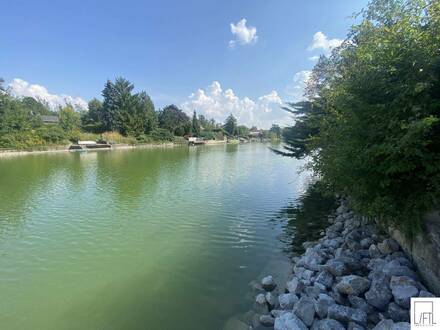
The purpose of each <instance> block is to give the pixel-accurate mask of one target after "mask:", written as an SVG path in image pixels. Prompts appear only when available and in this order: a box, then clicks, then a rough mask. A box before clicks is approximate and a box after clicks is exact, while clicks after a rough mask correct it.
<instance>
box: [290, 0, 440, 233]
mask: <svg viewBox="0 0 440 330" xmlns="http://www.w3.org/2000/svg"><path fill="white" fill-rule="evenodd" d="M438 31H440V2H438V1H432V0H373V1H371V3H370V4H369V6H368V7H367V8H366V9H365V10H364V11H363V12H362V13H361V21H360V23H359V24H357V25H355V26H353V27H352V29H351V31H350V33H349V35H348V36H347V39H346V41H345V42H344V43H343V44H342V45H341V46H340V47H339V48H337V49H335V50H333V53H332V55H331V56H330V57H328V58H326V57H321V58H320V60H319V61H318V63H317V65H316V66H315V68H314V70H313V73H312V76H311V80H310V82H309V84H308V86H307V97H308V103H304V104H302V105H300V106H298V105H292V107H293V108H294V109H291V110H292V111H294V112H296V114H298V118H297V121H296V124H295V125H294V126H293V127H292V128H291V129H290V130H288V131H286V132H287V133H289V139H290V140H287V142H288V148H290V149H288V151H289V152H288V153H289V154H290V155H292V156H295V157H304V156H305V155H308V156H310V159H311V163H310V165H311V167H312V168H313V169H314V171H315V172H316V174H317V175H318V176H319V177H321V178H322V180H323V182H324V183H325V186H327V187H329V188H330V189H331V190H332V191H335V192H337V193H339V194H342V195H348V196H350V199H351V201H352V206H354V207H355V208H356V209H358V210H359V211H361V212H363V213H365V214H367V215H371V216H375V217H378V218H379V219H383V220H387V221H393V222H394V223H395V224H397V225H398V226H400V228H401V229H403V230H404V231H405V232H406V233H407V234H409V235H412V234H414V233H415V232H417V230H420V228H421V227H422V221H421V219H422V215H423V214H424V212H427V211H428V210H430V209H432V208H434V207H435V206H436V205H437V203H438V201H439V200H440V114H439V109H440V65H439V60H438V58H439V57H438V49H440V33H438ZM283 135H284V134H283ZM285 138H286V136H285Z"/></svg>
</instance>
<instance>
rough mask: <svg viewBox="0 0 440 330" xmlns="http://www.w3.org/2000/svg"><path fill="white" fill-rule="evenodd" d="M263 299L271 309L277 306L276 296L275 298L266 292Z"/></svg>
mask: <svg viewBox="0 0 440 330" xmlns="http://www.w3.org/2000/svg"><path fill="white" fill-rule="evenodd" d="M265 298H266V301H267V303H268V304H269V306H270V307H271V308H274V307H275V306H276V305H277V302H278V299H277V296H275V295H274V294H273V293H272V292H266V296H265Z"/></svg>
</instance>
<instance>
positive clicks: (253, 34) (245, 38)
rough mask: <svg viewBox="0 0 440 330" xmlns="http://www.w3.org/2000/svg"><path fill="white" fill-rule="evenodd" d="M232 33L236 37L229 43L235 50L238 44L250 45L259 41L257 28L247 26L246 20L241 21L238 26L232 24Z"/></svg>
mask: <svg viewBox="0 0 440 330" xmlns="http://www.w3.org/2000/svg"><path fill="white" fill-rule="evenodd" d="M231 33H232V35H233V37H234V39H232V40H231V41H229V47H231V48H234V47H235V46H236V45H237V44H239V45H248V44H253V43H256V42H257V40H258V36H257V28H256V27H255V26H246V19H245V18H243V19H241V20H240V21H239V22H238V23H237V24H234V23H231Z"/></svg>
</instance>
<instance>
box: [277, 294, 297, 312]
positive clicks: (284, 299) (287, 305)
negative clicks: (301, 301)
mask: <svg viewBox="0 0 440 330" xmlns="http://www.w3.org/2000/svg"><path fill="white" fill-rule="evenodd" d="M297 301H298V297H297V295H296V294H294V293H283V294H280V295H279V296H278V302H279V303H280V308H281V309H292V308H293V305H295V303H296V302H297Z"/></svg>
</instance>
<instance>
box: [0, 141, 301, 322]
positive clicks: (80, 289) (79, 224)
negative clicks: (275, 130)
mask: <svg viewBox="0 0 440 330" xmlns="http://www.w3.org/2000/svg"><path fill="white" fill-rule="evenodd" d="M300 165H301V164H299V163H298V162H296V161H295V160H292V159H287V158H283V157H280V156H277V155H275V154H273V153H272V152H271V151H270V150H269V149H268V148H267V147H266V146H264V145H262V144H248V145H228V146H206V147H200V148H186V147H185V148H174V149H155V150H147V149H143V150H141V149H137V150H121V151H112V152H107V151H103V152H88V153H63V154H51V155H49V154H46V155H33V156H26V157H18V158H11V159H0V296H1V300H0V328H2V329H161V330H167V329H183V330H185V329H195V330H198V329H200V330H202V329H203V330H206V329H223V328H224V325H225V323H226V322H227V320H228V319H229V318H231V317H233V316H234V315H235V314H237V313H239V312H244V311H246V310H247V309H248V308H249V301H248V300H246V299H245V297H246V295H247V293H248V291H249V289H248V283H249V282H250V281H251V280H253V279H255V278H257V277H259V276H261V275H263V274H262V270H264V269H270V267H271V265H273V264H276V262H277V261H280V262H283V261H285V260H286V254H285V252H284V250H285V248H286V244H287V243H286V242H283V240H282V239H281V240H280V237H282V234H283V232H284V231H283V226H284V225H285V224H283V221H279V218H280V214H282V213H283V209H285V208H286V206H288V205H289V203H291V202H292V201H293V200H294V199H295V198H296V197H297V196H298V194H299V193H300V192H301V191H302V190H303V189H304V186H305V181H307V177H306V175H305V174H302V175H300V174H298V168H299V166H300ZM280 212H281V213H280Z"/></svg>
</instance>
